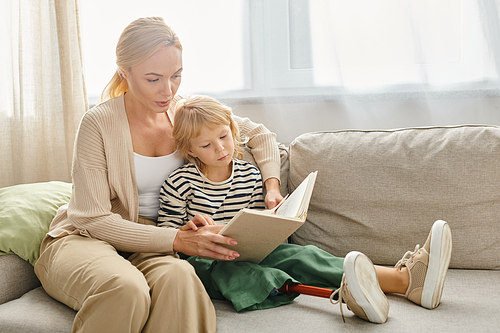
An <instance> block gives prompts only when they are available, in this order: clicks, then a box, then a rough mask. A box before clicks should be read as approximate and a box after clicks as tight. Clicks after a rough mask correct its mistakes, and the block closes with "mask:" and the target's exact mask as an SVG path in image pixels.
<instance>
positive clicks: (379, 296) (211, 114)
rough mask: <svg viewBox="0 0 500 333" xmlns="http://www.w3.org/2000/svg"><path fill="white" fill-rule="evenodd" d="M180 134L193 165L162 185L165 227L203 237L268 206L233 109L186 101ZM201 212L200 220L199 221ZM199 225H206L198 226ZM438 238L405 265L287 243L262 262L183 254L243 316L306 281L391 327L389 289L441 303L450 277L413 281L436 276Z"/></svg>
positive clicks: (439, 230) (442, 228)
mask: <svg viewBox="0 0 500 333" xmlns="http://www.w3.org/2000/svg"><path fill="white" fill-rule="evenodd" d="M173 136H174V140H175V142H176V143H177V146H178V152H179V153H180V154H182V155H183V156H184V158H185V159H187V160H188V161H189V163H188V164H186V165H184V166H183V167H180V168H178V169H176V170H175V171H174V172H173V173H172V174H171V175H170V176H169V177H168V179H167V180H166V181H165V183H164V184H163V186H162V189H161V191H160V211H159V217H158V225H159V226H162V227H171V228H179V229H181V230H191V231H192V232H197V230H198V229H199V228H201V227H203V226H204V225H209V224H215V223H217V224H222V223H227V222H229V220H231V218H232V217H233V216H234V215H236V213H237V212H238V211H239V210H240V209H242V208H253V209H264V208H265V206H264V202H263V196H262V180H261V176H260V172H259V170H258V169H257V168H255V167H254V166H253V165H251V164H250V163H248V162H245V161H243V160H240V159H238V157H240V156H241V153H240V151H239V146H240V145H241V140H240V138H239V131H238V127H237V125H236V124H235V123H234V121H233V118H232V112H231V109H230V108H228V107H227V106H225V105H223V104H221V103H219V102H218V101H216V100H214V99H212V98H210V97H207V96H193V97H190V98H187V99H183V100H181V101H179V102H178V103H177V105H176V108H175V119H174V130H173ZM196 215H198V217H199V218H198V219H194V217H195V216H196ZM199 215H201V217H200V216H199ZM193 220H195V221H200V222H198V224H195V223H194V222H193ZM433 232H434V234H435V235H436V234H437V235H442V234H443V233H444V234H445V236H446V237H448V236H449V235H448V232H449V227H448V225H447V224H446V222H444V221H439V222H436V223H435V225H434V227H433ZM431 235H432V232H431ZM431 235H430V236H429V238H428V240H427V242H426V245H424V247H423V248H420V249H419V251H415V252H414V253H407V254H405V256H404V257H403V259H402V260H401V261H400V263H399V266H398V268H387V267H378V266H377V267H375V266H374V265H373V264H372V263H371V261H370V259H368V258H367V257H366V256H365V255H364V254H362V253H360V252H350V253H349V254H348V255H347V256H346V258H344V259H342V258H337V257H334V256H333V255H331V254H329V253H327V252H325V251H323V250H321V249H319V248H318V247H316V246H312V245H308V246H299V245H295V244H281V245H279V246H278V248H276V249H275V250H274V251H273V252H272V253H271V254H269V255H268V256H267V257H266V258H265V259H264V260H263V261H262V262H261V263H260V264H254V263H249V262H233V261H215V260H208V259H202V258H199V257H192V256H191V257H189V256H185V255H182V254H181V257H183V258H185V259H187V260H188V261H189V262H190V263H191V264H192V265H193V267H194V268H195V270H196V273H197V274H198V276H199V277H200V279H201V280H202V282H203V284H204V285H205V288H206V289H207V291H208V293H209V295H210V297H212V298H216V299H228V300H230V301H231V302H232V304H233V306H234V308H235V309H236V311H241V310H254V309H266V308H271V307H276V306H278V305H282V304H286V303H289V302H291V301H292V300H293V299H294V298H295V297H297V296H298V294H292V295H288V294H286V293H281V292H279V289H280V287H282V286H284V285H285V284H298V283H300V284H305V285H311V286H316V287H322V288H329V289H337V291H336V292H335V293H333V294H332V296H331V300H332V303H337V302H341V301H342V300H343V301H344V302H345V303H346V304H347V306H348V308H349V309H350V310H351V311H353V312H354V313H355V314H356V315H357V316H359V317H361V318H363V319H365V320H368V321H370V322H374V323H384V322H385V321H386V320H387V315H388V311H389V304H388V301H387V298H386V296H385V294H384V293H383V292H382V290H381V286H382V289H384V288H385V290H384V291H385V292H400V293H403V294H405V295H406V296H407V297H409V298H410V296H411V297H412V298H410V299H411V300H412V301H414V302H416V303H418V304H420V303H421V299H420V298H419V297H420V296H418V297H416V296H415V294H419V295H420V293H421V292H422V287H424V290H425V292H426V293H429V292H430V293H431V294H432V296H433V298H435V299H437V301H434V304H433V306H427V307H430V308H433V307H436V306H437V304H439V299H440V297H441V292H442V282H443V281H444V275H445V274H446V272H444V273H443V274H441V276H440V277H439V281H440V282H436V283H434V284H433V285H432V286H429V285H427V286H421V285H419V284H418V283H415V281H413V280H415V279H412V276H413V275H415V274H419V276H422V273H423V274H424V276H425V274H426V273H427V271H428V270H427V262H428V256H429V252H430V248H429V246H430V245H429V244H430V239H431ZM445 236H437V237H434V243H438V244H439V248H441V246H445V247H446V246H448V245H449V246H451V240H450V244H448V243H446V242H445V241H444V240H445V239H447V238H446V237H445ZM449 237H451V236H449ZM436 238H437V239H436ZM428 243H429V244H428ZM426 246H427V248H426ZM447 260H448V261H447ZM447 260H446V258H444V260H442V262H441V263H440V264H439V265H440V266H439V267H436V268H433V269H432V270H435V269H440V271H443V269H442V268H443V267H444V266H446V268H447V265H448V263H449V258H447ZM416 261H418V262H419V263H420V262H425V264H426V265H425V269H423V268H421V265H417V266H418V267H420V268H417V270H416V271H415V270H414V269H413V268H414V267H415V266H414V265H415V264H414V262H416ZM410 262H412V264H410ZM407 263H408V264H407ZM404 266H406V267H404ZM377 275H378V277H377ZM378 279H380V284H379V280H378ZM411 282H413V283H411ZM410 286H411V287H410ZM428 290H430V291H428ZM337 294H338V295H337ZM336 295H337V296H338V300H337V301H336V302H333V297H334V296H336ZM341 309H342V306H341Z"/></svg>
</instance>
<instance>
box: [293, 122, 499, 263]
mask: <svg viewBox="0 0 500 333" xmlns="http://www.w3.org/2000/svg"><path fill="white" fill-rule="evenodd" d="M289 161H290V175H289V182H288V185H289V188H290V190H293V189H295V187H296V186H297V185H298V184H300V182H301V181H302V179H304V177H306V176H307V174H308V173H309V172H311V171H314V170H318V171H319V172H318V178H317V181H316V186H315V189H314V192H313V197H312V200H311V204H310V209H309V214H308V217H307V222H306V223H305V225H304V226H303V227H301V228H300V229H299V230H298V231H297V232H296V233H295V234H294V235H293V236H292V241H293V242H295V243H298V244H303V245H305V244H316V245H318V246H319V247H321V248H323V249H324V250H326V251H328V252H330V253H332V254H334V255H337V256H341V257H343V256H345V255H346V254H347V253H348V252H349V251H352V250H357V251H361V252H364V253H365V254H367V255H368V256H369V257H370V258H371V259H372V261H373V262H374V263H376V264H383V265H393V264H395V263H396V262H397V261H398V260H399V259H400V258H401V257H402V256H403V254H404V253H405V252H406V251H408V250H412V251H413V249H414V247H415V245H416V244H417V243H419V244H420V245H423V244H424V242H425V240H426V238H427V235H428V233H429V231H430V228H431V226H432V224H433V222H434V221H435V220H438V219H443V220H445V221H447V222H448V223H449V225H450V227H451V230H452V235H453V253H452V260H451V265H450V266H451V267H456V268H496V269H498V268H500V258H499V256H498V253H500V224H499V223H498V219H499V217H500V190H499V189H500V128H499V127H496V126H480V125H478V126H475V125H464V126H453V127H432V128H408V129H399V130H389V131H357V130H348V131H337V132H318V133H309V134H304V135H301V136H299V137H298V138H296V140H295V141H294V142H292V143H291V145H290V147H289Z"/></svg>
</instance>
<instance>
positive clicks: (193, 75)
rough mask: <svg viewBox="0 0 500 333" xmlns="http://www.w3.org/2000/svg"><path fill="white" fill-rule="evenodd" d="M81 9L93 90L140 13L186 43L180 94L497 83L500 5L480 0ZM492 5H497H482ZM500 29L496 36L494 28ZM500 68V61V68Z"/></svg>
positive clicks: (264, 0) (129, 4)
mask: <svg viewBox="0 0 500 333" xmlns="http://www.w3.org/2000/svg"><path fill="white" fill-rule="evenodd" d="M80 4H81V7H82V34H83V41H84V54H85V72H86V73H87V75H86V82H87V91H88V94H89V97H90V99H91V103H92V99H94V100H95V99H96V98H97V96H99V95H100V93H101V91H102V89H103V88H104V86H105V84H106V83H107V82H108V80H109V79H110V78H111V76H112V74H113V73H114V71H115V63H114V47H115V45H116V42H117V40H118V37H119V34H120V33H121V31H122V30H123V28H124V27H125V26H126V25H127V24H128V23H130V22H131V21H133V20H134V19H136V18H138V17H141V16H162V17H163V18H164V19H165V21H166V22H167V24H169V25H170V26H171V27H172V28H174V30H175V31H176V32H177V33H178V35H179V36H180V38H181V42H182V43H183V46H184V54H183V59H184V60H183V61H184V68H185V71H184V74H183V83H182V85H181V91H180V93H184V94H190V93H207V94H211V95H213V96H215V97H218V98H261V97H269V96H291V95H293V96H297V95H338V94H344V93H355V94H357V93H365V94H366V93H378V92H386V91H393V92H394V91H396V92H414V91H443V90H445V91H446V90H454V89H484V88H485V87H486V88H487V87H491V85H496V84H498V81H499V79H498V73H497V70H496V68H497V66H496V64H495V61H497V59H499V56H500V55H496V54H495V53H494V52H497V51H496V50H497V49H499V50H500V48H499V47H498V45H499V44H500V36H497V37H499V38H496V37H495V35H494V34H495V31H496V30H498V29H496V30H495V27H497V26H498V25H499V17H498V8H496V4H494V3H493V4H485V3H484V2H482V1H477V0H440V1H435V0H350V1H345V0H323V1H309V0H218V1H196V0H188V1H146V2H141V3H140V5H138V3H137V2H136V1H131V0H124V1H122V2H121V3H120V6H116V5H115V4H113V5H111V4H110V3H109V2H102V1H96V0H86V1H81V2H80ZM485 6H490V7H491V6H493V7H494V8H484V7H485ZM496 34H497V35H498V33H497V32H496ZM499 67H500V66H499Z"/></svg>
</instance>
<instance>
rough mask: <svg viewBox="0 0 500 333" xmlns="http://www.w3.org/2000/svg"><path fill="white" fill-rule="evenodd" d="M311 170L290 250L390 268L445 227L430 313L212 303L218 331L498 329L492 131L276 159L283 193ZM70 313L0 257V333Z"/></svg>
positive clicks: (334, 138) (315, 146)
mask: <svg viewBox="0 0 500 333" xmlns="http://www.w3.org/2000/svg"><path fill="white" fill-rule="evenodd" d="M314 170H318V171H319V172H318V178H317V181H316V186H315V189H314V193H313V198H312V200H311V204H310V208H309V212H308V217H307V221H306V223H305V224H304V226H302V227H301V228H300V229H299V230H297V232H296V233H295V234H294V235H292V237H291V239H290V241H292V242H294V243H298V244H315V245H317V246H319V247H321V248H323V249H325V250H326V251H329V252H331V253H333V254H334V255H337V256H345V254H347V253H348V252H349V251H352V250H358V251H361V252H364V253H365V254H367V255H368V256H369V257H370V258H371V259H372V261H373V262H374V263H376V264H381V265H394V264H395V263H396V262H397V261H398V260H399V259H400V258H401V257H402V256H403V254H404V253H405V252H406V251H409V250H411V251H412V250H413V249H414V247H415V245H416V244H423V243H424V242H425V239H426V237H427V234H428V232H429V230H430V227H431V225H432V223H433V222H434V221H435V220H437V219H443V220H446V221H447V222H448V223H449V225H450V227H451V230H452V235H453V254H452V260H451V263H450V270H449V271H448V276H447V279H446V282H445V286H444V291H443V296H442V301H441V304H440V306H439V307H437V308H436V309H434V310H427V309H424V308H422V307H419V306H417V305H415V304H413V303H411V302H409V301H408V300H406V299H405V298H404V297H402V296H400V295H388V298H389V303H390V310H389V319H388V321H387V322H386V323H385V324H382V325H376V324H371V323H368V322H366V321H363V320H361V319H359V318H357V317H355V316H354V315H353V314H352V313H351V312H349V311H347V310H345V308H344V310H345V311H344V313H345V314H346V318H345V323H344V322H343V320H342V317H341V316H340V311H339V305H335V306H334V305H332V304H330V301H329V300H328V299H325V298H316V297H312V296H306V295H301V296H299V297H298V298H297V299H296V300H295V301H294V302H293V303H292V304H289V305H285V306H281V307H278V308H275V309H269V310H260V311H249V312H243V313H236V312H235V311H234V310H233V308H232V306H231V304H230V303H229V302H225V301H214V304H215V307H216V311H217V325H218V328H217V330H218V332H330V331H339V330H342V331H356V332H357V331H360V330H367V331H374V332H375V331H387V332H389V331H390V332H393V331H401V332H414V331H423V332H426V331H429V332H441V331H442V332H469V331H480V332H494V331H495V332H497V331H498V330H499V329H500V307H499V304H500V287H499V286H500V271H499V268H500V256H499V253H500V221H499V220H500V128H499V127H496V126H479V125H464V126H452V127H432V128H408V129H399V130H392V131H355V130H348V131H336V132H321V133H307V134H303V135H301V136H299V137H297V138H296V139H295V140H294V141H293V142H292V143H291V144H290V145H289V146H288V147H283V149H282V180H283V181H282V192H287V191H292V190H293V189H294V188H295V187H296V186H297V185H298V184H299V183H300V181H301V180H302V179H303V178H304V177H305V176H306V175H307V174H308V173H309V172H311V171H314ZM344 307H345V305H344ZM74 315H75V312H74V311H73V310H71V309H69V308H68V307H66V306H65V305H63V304H61V303H59V302H57V301H55V300H53V299H52V298H50V297H49V296H48V295H47V294H46V293H45V292H44V291H43V288H42V287H41V286H40V284H39V282H38V280H37V278H36V276H35V275H34V273H33V267H32V265H31V264H30V263H28V262H26V261H25V260H23V259H21V258H20V257H18V256H17V255H15V254H7V255H2V256H0V332H16V333H17V332H51V333H53V332H70V331H71V325H72V320H73V318H74ZM166 331H168V330H166Z"/></svg>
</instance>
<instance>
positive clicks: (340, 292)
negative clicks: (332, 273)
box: [330, 275, 346, 323]
mask: <svg viewBox="0 0 500 333" xmlns="http://www.w3.org/2000/svg"><path fill="white" fill-rule="evenodd" d="M345 285H346V284H345V275H344V276H342V282H341V283H340V287H339V289H337V290H335V291H334V292H333V293H332V294H331V295H330V303H332V304H340V314H341V315H342V320H343V321H344V323H345V318H344V309H343V307H342V300H344V288H345ZM337 294H338V295H339V297H338V299H337V300H336V301H335V300H334V299H333V297H334V296H335V295H337Z"/></svg>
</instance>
